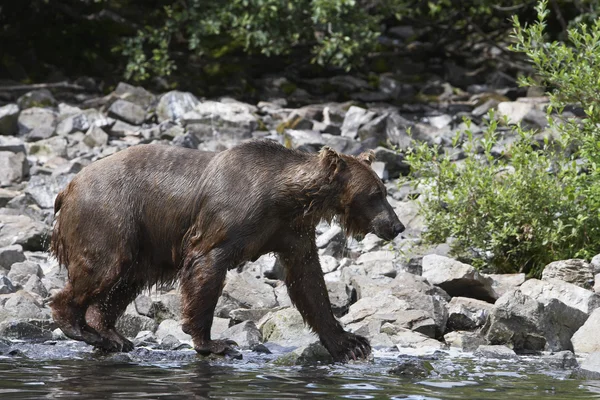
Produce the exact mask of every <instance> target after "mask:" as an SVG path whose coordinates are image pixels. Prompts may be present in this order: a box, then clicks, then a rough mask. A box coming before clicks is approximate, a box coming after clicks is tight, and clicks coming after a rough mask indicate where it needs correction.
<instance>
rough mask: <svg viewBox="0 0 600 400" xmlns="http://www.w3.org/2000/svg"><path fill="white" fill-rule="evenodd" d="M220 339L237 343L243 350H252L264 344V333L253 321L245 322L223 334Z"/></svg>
mask: <svg viewBox="0 0 600 400" xmlns="http://www.w3.org/2000/svg"><path fill="white" fill-rule="evenodd" d="M220 338H222V339H223V338H224V339H230V340H233V341H235V342H236V343H237V344H238V346H239V347H240V348H242V349H252V348H253V347H254V346H256V345H257V344H260V343H262V339H263V337H262V333H261V332H260V330H259V329H258V328H257V327H256V324H255V323H254V322H252V321H244V322H242V323H240V324H237V325H234V326H232V327H230V328H228V329H226V330H225V331H224V332H223V333H221V335H220Z"/></svg>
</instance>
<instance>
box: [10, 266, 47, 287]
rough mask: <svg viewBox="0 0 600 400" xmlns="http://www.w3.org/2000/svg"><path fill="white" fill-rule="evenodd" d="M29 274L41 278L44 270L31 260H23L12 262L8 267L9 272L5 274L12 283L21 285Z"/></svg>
mask: <svg viewBox="0 0 600 400" xmlns="http://www.w3.org/2000/svg"><path fill="white" fill-rule="evenodd" d="M31 275H36V276H37V277H38V278H43V277H44V272H43V271H42V268H41V267H40V265H39V264H37V263H34V262H31V261H24V262H18V263H15V264H13V265H12V266H11V267H10V272H9V273H8V275H7V276H8V277H9V279H10V280H11V281H12V282H13V283H16V284H17V285H21V286H22V285H24V284H25V283H26V282H27V280H28V279H29V276H31Z"/></svg>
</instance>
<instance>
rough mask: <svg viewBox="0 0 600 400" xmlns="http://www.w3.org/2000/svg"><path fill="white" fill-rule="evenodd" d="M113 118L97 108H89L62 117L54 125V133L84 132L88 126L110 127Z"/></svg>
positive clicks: (62, 134) (113, 121) (64, 134)
mask: <svg viewBox="0 0 600 400" xmlns="http://www.w3.org/2000/svg"><path fill="white" fill-rule="evenodd" d="M114 123H115V120H114V119H112V118H109V117H107V116H105V115H104V114H102V113H100V112H99V111H98V110H95V109H89V110H84V111H80V112H77V113H75V114H70V115H68V116H66V117H63V118H62V119H61V120H60V122H59V123H58V125H57V126H56V134H57V135H60V136H66V135H69V134H72V133H74V132H86V131H87V130H88V129H90V127H92V126H96V127H98V128H103V129H110V127H111V126H112V125H113V124H114Z"/></svg>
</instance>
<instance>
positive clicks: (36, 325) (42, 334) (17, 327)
mask: <svg viewBox="0 0 600 400" xmlns="http://www.w3.org/2000/svg"><path fill="white" fill-rule="evenodd" d="M53 329H55V328H54V327H53V324H50V323H49V322H48V321H47V320H41V321H40V320H30V321H22V320H10V321H4V322H2V323H0V337H2V338H7V339H17V340H35V341H45V340H52V338H53V335H52V330H53Z"/></svg>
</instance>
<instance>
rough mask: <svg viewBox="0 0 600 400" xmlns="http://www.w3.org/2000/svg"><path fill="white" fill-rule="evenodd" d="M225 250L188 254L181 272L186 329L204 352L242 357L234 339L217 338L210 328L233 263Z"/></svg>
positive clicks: (195, 344)
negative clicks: (200, 254) (226, 277)
mask: <svg viewBox="0 0 600 400" xmlns="http://www.w3.org/2000/svg"><path fill="white" fill-rule="evenodd" d="M224 254H226V252H225V251H223V250H212V251H211V252H209V253H208V254H206V255H202V256H196V257H194V256H188V257H186V262H185V265H184V268H183V270H182V273H181V279H180V280H181V294H182V301H183V317H184V320H183V326H182V328H183V331H184V332H185V333H187V334H188V335H191V336H192V339H193V340H194V348H195V350H196V352H198V354H200V355H204V356H206V355H209V354H220V355H226V356H229V357H233V358H241V354H240V353H239V352H238V351H236V350H235V349H234V346H237V343H235V342H234V341H232V340H213V339H211V337H210V329H211V327H212V322H213V314H214V312H215V308H216V306H217V301H218V300H219V296H221V292H222V291H223V284H224V282H225V275H226V273H227V267H228V265H229V264H231V265H233V263H232V262H231V261H230V260H228V259H227V257H226V256H225V255H224Z"/></svg>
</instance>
